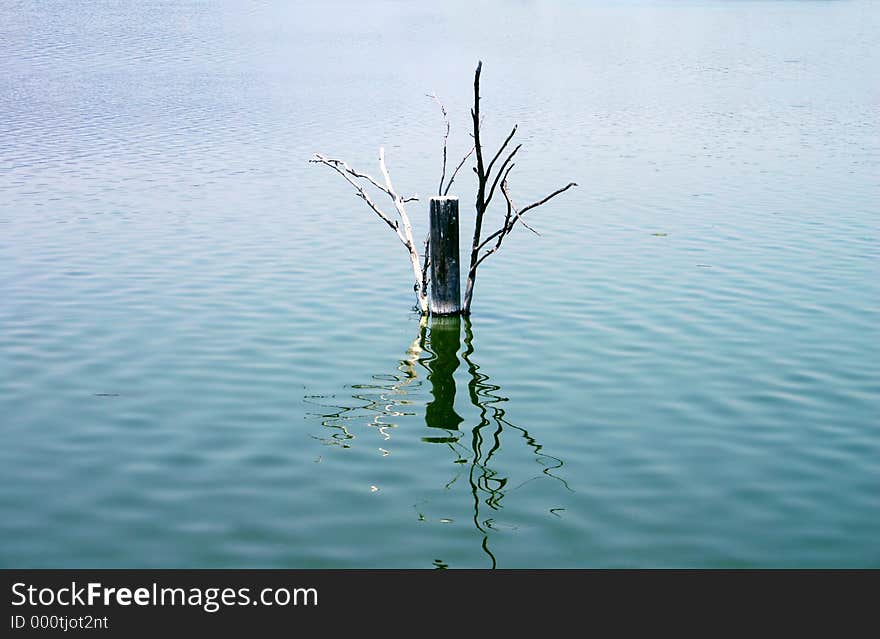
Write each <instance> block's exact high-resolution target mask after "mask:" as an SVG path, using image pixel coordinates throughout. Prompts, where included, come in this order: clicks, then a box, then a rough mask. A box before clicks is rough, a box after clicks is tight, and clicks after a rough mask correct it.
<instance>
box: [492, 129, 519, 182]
mask: <svg viewBox="0 0 880 639" xmlns="http://www.w3.org/2000/svg"><path fill="white" fill-rule="evenodd" d="M517 126H519V125H517V124H514V125H513V130H512V131H511V132H510V135H508V136H507V139H506V140H504V144H502V145H501V148H500V149H498V153H496V154H495V157H494V158H492V161H491V162H489V168H488V169H486V179H488V178H489V175H491V173H492V167H493V166H494V165H495V161H496V160H497V159H498V158H499V157H501V154H502V153H503V152H504V149H506V148H507V144H508V143H509V142H510V140H511V139H513V136H514V135H516V127H517ZM520 146H522V145H520ZM498 172H499V173H501V172H502V170H499V171H498Z"/></svg>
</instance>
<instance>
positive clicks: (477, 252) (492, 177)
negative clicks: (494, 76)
mask: <svg viewBox="0 0 880 639" xmlns="http://www.w3.org/2000/svg"><path fill="white" fill-rule="evenodd" d="M482 69H483V63H482V61H481V62H479V63H478V64H477V70H476V72H475V73H474V106H473V108H472V109H471V119H472V120H473V129H474V132H473V138H474V150H475V151H476V154H477V165H476V166H475V167H474V173H476V175H477V199H476V203H475V208H476V219H475V220H474V239H473V242H472V244H471V257H470V266H469V268H468V274H467V283H466V285H465V293H464V302H463V304H462V309H461V312H462V314H463V315H470V312H471V303H472V302H473V297H474V283H475V282H476V279H477V268H478V267H479V266H480V264H482V263H483V261H484V260H485V259H486V258H487V257H489V256H490V255H492V254H493V253H496V252H498V249H500V248H501V243H502V242H503V241H504V238H505V237H507V236H508V235H510V232H511V231H513V229H514V227H515V226H516V223H517V222H520V223H522V225H523V226H524V227H526V228H528V229H529V230H531V231H533V232H536V231H535V230H534V229H533V228H531V227H530V226H528V225H527V224H526V223H525V222H524V221H523V220H522V216H523V215H524V214H525V213H526V212H528V211H530V210H532V209H534V208H537V207H539V206H541V205H542V204H545V203H546V202H548V201H549V200H551V199H552V198H554V197H556V196H557V195H559V194H560V193H563V192H564V191H567V190H568V189H570V188H571V187H573V186H577V184H575V183H574V182H569V183H568V184H567V185H565V186H563V187H562V188H560V189H557V190H555V191H553V192H552V193H551V194H550V195H548V196H546V197H544V198H542V199H540V200H538V201H537V202H533V203H532V204H529V205H528V206H524V207H522V208H521V209H517V208H516V206H515V205H514V204H513V201H512V200H511V197H510V193H509V191H508V187H507V176H508V175H510V171H511V170H512V169H513V167H514V166H515V163H513V162H512V161H513V158H514V156H515V155H516V152H517V151H519V149H520V147H521V146H522V145H521V144H518V145H516V146H515V147H514V148H513V150H512V151H510V153H508V154H507V155H506V156H505V157H504V160H502V162H501V164H500V165H499V166H498V168H497V169H495V163H496V162H497V161H498V160H499V159H500V158H501V156H502V154H503V153H504V150H505V149H506V148H507V145H508V144H509V143H510V141H511V140H512V139H513V136H514V135H516V125H514V126H513V129H512V130H511V132H510V134H509V135H508V136H507V138H506V139H505V140H504V143H503V144H502V145H501V148H499V149H498V151H497V152H496V153H495V155H494V156H493V157H492V159H491V160H490V162H489V165H488V166H486V165H485V162H484V159H483V145H482V141H481V139H480V125H481V124H482V122H481V120H480V72H481V71H482ZM444 148H445V146H444ZM444 167H445V153H444ZM493 170H494V173H493ZM441 184H442V181H441ZM499 185H500V187H501V192H502V194H503V195H504V198H505V200H506V201H507V213H506V215H505V216H504V223H503V224H502V225H501V228H499V229H498V230H496V231H495V232H493V233H490V234H489V235H488V236H487V237H486V238H485V239H483V238H482V230H483V217H484V215H485V214H486V210H487V209H488V208H489V204H490V203H491V202H492V197H493V196H494V195H495V189H496V187H498V186H499ZM493 242H494V244H493Z"/></svg>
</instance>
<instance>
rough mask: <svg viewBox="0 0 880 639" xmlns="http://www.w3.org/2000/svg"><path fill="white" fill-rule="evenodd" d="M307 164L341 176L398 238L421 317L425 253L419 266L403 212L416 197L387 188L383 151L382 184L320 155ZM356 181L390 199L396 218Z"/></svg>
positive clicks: (382, 152) (382, 151)
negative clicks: (322, 166) (408, 267)
mask: <svg viewBox="0 0 880 639" xmlns="http://www.w3.org/2000/svg"><path fill="white" fill-rule="evenodd" d="M309 162H314V163H317V164H326V165H327V166H329V167H330V168H331V169H333V170H334V171H336V172H337V173H339V175H341V176H342V177H344V178H345V179H346V181H347V182H348V183H349V184H351V185H352V186H353V187H354V188H355V189H356V194H357V196H358V197H360V198H361V199H362V200H363V201H364V202H366V203H367V206H369V207H370V208H371V209H373V211H374V212H375V213H376V215H378V216H379V217H380V218H381V219H382V221H383V222H385V224H387V225H388V226H390V227H391V230H393V231H394V232H395V233H396V234H397V237H398V239H399V240H400V241H401V242H402V243H403V245H404V247H406V250H407V252H408V253H409V257H410V262H411V263H412V269H413V276H414V278H415V285H414V286H413V290H415V292H416V298H417V300H418V305H419V310H420V311H421V312H422V314H425V313H427V312H428V263H427V251H425V263H424V265H422V264H420V263H419V252H418V249H416V245H415V242H414V241H413V233H412V225H411V224H410V221H409V215H407V213H406V203H407V202H415V201H418V199H419V198H418V196H415V195H413V196H410V197H403V196H401V195H398V194H397V192H396V191H395V190H394V187H393V186H391V176H390V175H389V174H388V168H387V167H386V166H385V149H384V148H380V149H379V168H380V169H381V170H382V176H383V178H384V179H385V184H384V185H383V184H381V183H380V182H378V181H377V180H376V179H374V178H372V177H370V176H369V175H367V174H366V173H360V172H359V171H355V170H354V169H352V168H351V167H350V166H349V165H348V164H346V163H345V162H343V161H342V160H334V159H332V158H328V157H324V156H323V155H321V154H319V153H316V154H315V155H314V157H313V158H312V159H311V160H309ZM357 180H362V181H365V182H367V183H369V184H371V185H372V186H374V187H376V188H377V189H379V190H380V191H382V192H383V193H385V194H386V195H388V197H390V198H391V201H392V202H394V208H395V209H396V210H397V217H398V219H397V220H394V219H392V218H391V217H390V216H389V215H388V214H386V213H385V212H384V211H383V210H382V209H380V208H379V206H378V205H377V204H376V203H375V202H374V201H373V199H372V198H371V197H370V194H369V193H367V190H366V188H365V187H364V185H363V184H361V183H358V182H357ZM426 248H427V247H426Z"/></svg>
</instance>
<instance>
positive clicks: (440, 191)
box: [427, 93, 449, 195]
mask: <svg viewBox="0 0 880 639" xmlns="http://www.w3.org/2000/svg"><path fill="white" fill-rule="evenodd" d="M427 95H428V97H429V98H431V99H432V100H434V102H436V103H437V106H439V107H440V112H441V113H442V114H443V121H444V122H446V133H444V134H443V172H442V173H441V175H440V186H439V187H438V188H437V195H443V182H444V181H445V180H446V143H447V142H448V141H449V117H448V115H447V114H446V107H445V106H443V103H442V102H441V101H440V98H438V97H437V94H436V93H429V94H427Z"/></svg>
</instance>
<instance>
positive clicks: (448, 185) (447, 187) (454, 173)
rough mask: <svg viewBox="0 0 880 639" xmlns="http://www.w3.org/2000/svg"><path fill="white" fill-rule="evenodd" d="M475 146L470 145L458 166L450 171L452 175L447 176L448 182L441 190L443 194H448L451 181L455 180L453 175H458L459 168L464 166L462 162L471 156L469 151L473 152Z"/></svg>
mask: <svg viewBox="0 0 880 639" xmlns="http://www.w3.org/2000/svg"><path fill="white" fill-rule="evenodd" d="M475 148H476V147H473V146H472V147H471V150H470V151H468V152H467V153H466V154H465V156H464V157H463V158H461V162H459V163H458V166H457V167H455V170H454V171H453V172H452V176H451V177H450V178H449V182H448V183H447V184H446V190H445V191H443V195H449V189H450V188H452V183H453V182H454V181H455V176H456V175H458V171H459V169H461V167H463V166H464V163H465V162H467V159H468V158H469V157H470V156H471V153H473V152H474V149H475Z"/></svg>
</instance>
